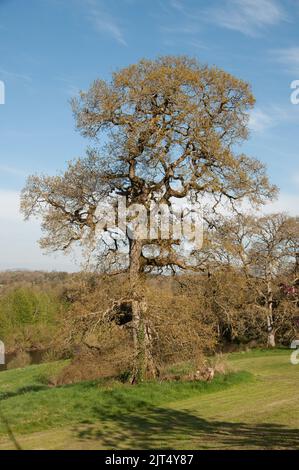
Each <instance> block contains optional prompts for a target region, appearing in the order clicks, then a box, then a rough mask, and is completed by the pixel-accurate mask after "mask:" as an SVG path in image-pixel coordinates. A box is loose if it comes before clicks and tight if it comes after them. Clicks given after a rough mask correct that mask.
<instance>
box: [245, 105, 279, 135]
mask: <svg viewBox="0 0 299 470" xmlns="http://www.w3.org/2000/svg"><path fill="white" fill-rule="evenodd" d="M273 126H274V120H273V117H272V116H271V115H270V114H268V113H267V112H265V111H263V110H262V109H260V108H256V109H254V110H253V111H252V112H251V114H250V119H249V128H250V129H251V130H252V131H253V132H258V133H261V132H264V131H265V130H267V129H269V128H271V127H273Z"/></svg>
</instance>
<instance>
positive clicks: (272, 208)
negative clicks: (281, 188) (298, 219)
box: [262, 192, 299, 216]
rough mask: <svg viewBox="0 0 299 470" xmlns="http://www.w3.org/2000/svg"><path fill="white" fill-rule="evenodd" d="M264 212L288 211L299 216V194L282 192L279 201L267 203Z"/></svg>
mask: <svg viewBox="0 0 299 470" xmlns="http://www.w3.org/2000/svg"><path fill="white" fill-rule="evenodd" d="M262 212H264V213H267V214H271V213H275V212H287V213H288V214H289V215H291V216H299V196H298V195H296V194H291V193H285V192H281V193H280V195H279V197H278V199H277V201H274V202H271V203H269V204H267V205H265V206H264V207H263V209H262Z"/></svg>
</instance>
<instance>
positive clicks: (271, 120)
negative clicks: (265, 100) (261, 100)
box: [249, 102, 299, 133]
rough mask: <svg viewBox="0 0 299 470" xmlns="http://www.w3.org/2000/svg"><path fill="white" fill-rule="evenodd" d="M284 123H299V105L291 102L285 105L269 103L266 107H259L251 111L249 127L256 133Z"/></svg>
mask: <svg viewBox="0 0 299 470" xmlns="http://www.w3.org/2000/svg"><path fill="white" fill-rule="evenodd" d="M284 123H288V124H298V125H299V113H298V107H296V106H294V105H291V102H290V105H289V106H285V107H283V106H276V105H269V106H267V107H266V109H265V107H263V108H259V107H257V108H255V109H254V110H253V111H251V113H250V119H249V128H250V130H251V131H253V132H256V133H263V132H265V131H267V130H269V129H271V128H274V127H276V126H279V125H281V124H284Z"/></svg>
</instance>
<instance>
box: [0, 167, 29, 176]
mask: <svg viewBox="0 0 299 470" xmlns="http://www.w3.org/2000/svg"><path fill="white" fill-rule="evenodd" d="M1 173H6V174H7V175H12V176H22V177H24V176H26V175H27V172H26V171H24V170H21V169H20V168H15V167H11V166H7V165H0V174H1Z"/></svg>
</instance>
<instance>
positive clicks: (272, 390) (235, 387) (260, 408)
mask: <svg viewBox="0 0 299 470" xmlns="http://www.w3.org/2000/svg"><path fill="white" fill-rule="evenodd" d="M289 357H290V351H288V350H275V351H253V352H249V353H236V354H231V355H230V356H229V363H230V365H231V367H232V368H233V369H234V371H235V372H232V373H230V374H228V375H226V376H219V377H216V379H215V380H214V381H213V382H212V383H199V382H189V383H186V382H185V383H181V382H172V383H170V382H163V383H160V384H159V383H146V384H142V385H138V386H129V385H120V384H117V383H109V382H104V381H98V382H85V383H80V384H76V385H71V386H64V387H57V388H49V387H48V386H47V385H45V384H46V382H47V380H46V379H47V377H48V376H51V375H52V374H54V373H57V372H58V371H59V369H61V368H62V367H63V366H64V363H63V362H59V363H52V364H43V365H41V366H31V367H27V368H26V369H18V370H12V371H7V372H2V373H0V409H1V415H2V416H3V417H4V420H2V422H1V423H0V449H6V448H13V447H14V444H13V442H12V439H11V437H10V438H8V437H7V431H8V427H9V429H10V430H11V431H12V432H13V434H14V436H15V438H16V440H17V441H18V443H19V445H20V446H21V447H22V448H24V449H103V448H105V449H150V448H159V449H213V448H216V449H267V448H269V449H299V432H298V431H297V428H298V424H299V389H298V379H299V366H292V365H291V364H290V362H289Z"/></svg>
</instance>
